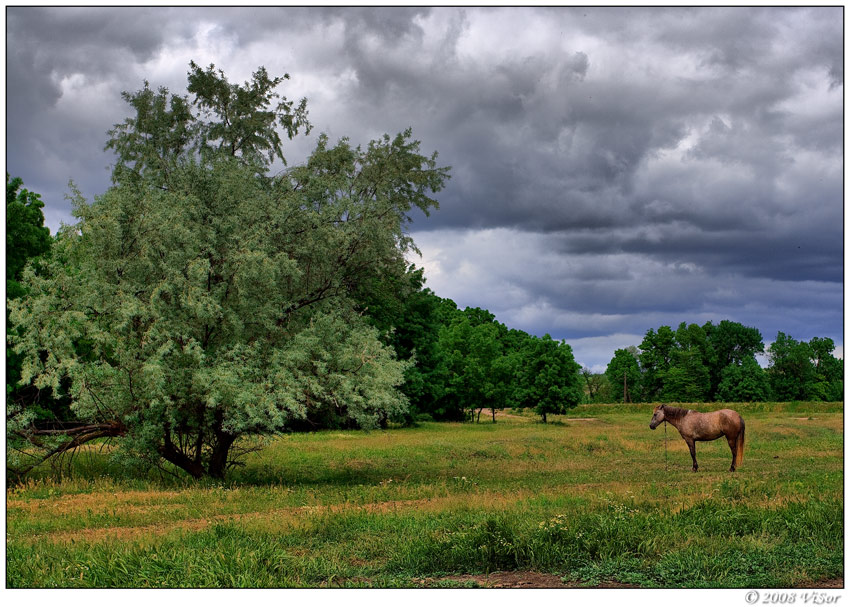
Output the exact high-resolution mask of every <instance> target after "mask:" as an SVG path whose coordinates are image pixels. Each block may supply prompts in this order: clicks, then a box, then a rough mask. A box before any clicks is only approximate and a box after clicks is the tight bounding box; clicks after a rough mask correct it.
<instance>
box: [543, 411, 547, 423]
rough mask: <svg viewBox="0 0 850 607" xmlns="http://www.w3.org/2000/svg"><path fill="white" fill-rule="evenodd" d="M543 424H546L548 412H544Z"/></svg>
mask: <svg viewBox="0 0 850 607" xmlns="http://www.w3.org/2000/svg"><path fill="white" fill-rule="evenodd" d="M543 423H544V424H545V423H546V412H545V411H544V412H543Z"/></svg>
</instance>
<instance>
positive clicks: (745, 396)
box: [717, 357, 770, 402]
mask: <svg viewBox="0 0 850 607" xmlns="http://www.w3.org/2000/svg"><path fill="white" fill-rule="evenodd" d="M717 400H719V401H721V402H760V401H766V400H770V384H769V383H768V381H767V374H766V373H765V372H764V369H762V368H761V365H759V364H758V362H757V361H756V359H755V358H752V357H746V358H744V359H743V360H742V361H741V362H740V363H730V364H729V365H727V366H726V367H725V368H724V369H723V373H722V374H721V381H720V386H719V387H718V389H717Z"/></svg>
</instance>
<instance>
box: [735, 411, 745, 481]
mask: <svg viewBox="0 0 850 607" xmlns="http://www.w3.org/2000/svg"><path fill="white" fill-rule="evenodd" d="M743 459H744V418H743V417H742V418H741V430H740V431H739V432H738V439H737V448H736V449H735V467H736V468H737V467H738V466H740V465H741V462H742V461H743Z"/></svg>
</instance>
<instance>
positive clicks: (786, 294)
mask: <svg viewBox="0 0 850 607" xmlns="http://www.w3.org/2000/svg"><path fill="white" fill-rule="evenodd" d="M7 15H8V20H7V28H8V31H7V42H8V44H7V46H8V53H7V86H8V94H7V98H8V107H7V109H8V117H9V119H8V124H7V141H8V148H9V158H8V168H9V170H10V172H11V173H12V174H15V175H20V176H22V177H23V178H24V180H25V183H26V184H27V186H28V187H30V188H31V189H34V190H35V191H39V192H41V193H42V194H43V195H44V198H45V201H46V202H47V205H48V209H47V212H48V216H49V217H61V216H63V213H64V214H67V209H68V206H67V204H64V203H63V202H62V194H63V193H64V191H65V189H66V182H67V180H68V179H69V178H74V179H75V180H76V181H77V182H78V183H79V184H80V185H81V186H82V187H83V190H84V192H86V193H99V192H100V191H102V190H103V189H105V187H107V185H108V174H109V173H108V169H106V165H107V164H108V163H109V162H110V161H111V157H110V155H109V154H104V153H103V152H102V146H103V142H104V140H105V131H106V130H107V129H108V128H109V127H110V126H111V125H112V123H113V122H116V121H119V120H120V119H122V118H123V116H124V115H125V114H126V108H125V107H123V102H122V101H121V100H120V96H119V94H120V91H121V90H135V89H137V88H138V87H139V86H140V85H141V80H142V79H143V78H144V77H146V75H147V74H145V73H144V69H145V68H144V67H143V63H144V62H146V61H151V60H152V59H155V58H157V57H160V56H161V57H168V56H169V53H173V52H174V51H173V49H174V48H177V47H181V48H187V47H188V48H192V43H193V42H194V41H195V40H196V37H197V36H198V33H199V31H200V26H201V24H206V25H214V26H215V29H214V30H213V33H212V34H210V35H211V36H213V37H214V38H216V39H218V38H221V39H222V40H226V41H227V44H228V45H229V46H228V48H230V49H231V50H230V51H229V52H230V53H231V55H229V56H228V58H227V61H230V62H231V63H237V64H238V65H239V69H246V65H247V64H246V65H243V63H245V62H247V61H249V60H250V61H254V58H261V59H259V62H261V63H264V64H266V66H267V67H269V69H270V70H272V71H275V70H277V69H279V68H278V66H280V67H282V69H283V70H285V71H288V72H289V73H290V74H291V75H292V81H291V83H292V86H291V87H290V86H287V88H286V91H285V94H286V95H287V96H288V97H290V98H298V97H300V96H301V95H302V93H301V92H300V91H299V88H298V87H299V86H301V83H307V85H305V86H309V87H312V88H311V89H310V95H308V97H310V99H309V107H310V115H311V120H312V121H313V122H314V124H316V125H317V131H321V130H324V131H327V132H328V133H329V135H330V136H331V137H332V139H333V138H338V137H340V136H344V135H345V136H349V137H350V138H351V140H352V141H353V142H354V143H355V144H356V143H366V141H367V140H368V139H369V138H372V137H376V136H378V135H380V134H382V133H391V134H392V133H395V132H398V131H401V130H403V129H404V128H406V127H408V126H411V127H413V132H414V136H415V137H416V138H417V139H420V140H421V141H422V150H423V151H424V152H425V153H430V152H431V151H432V150H437V151H438V152H439V162H440V163H441V164H443V165H451V166H452V179H451V181H450V182H449V184H448V187H447V188H446V190H445V191H443V192H441V193H440V194H439V196H438V198H439V200H440V204H441V209H440V210H439V211H438V212H436V213H433V214H432V215H431V217H430V218H428V219H426V218H424V217H423V216H421V215H414V223H413V225H412V227H411V229H413V230H415V231H416V232H415V233H416V234H417V237H421V238H422V239H423V242H429V239H437V238H438V237H441V235H445V234H455V235H460V234H464V233H466V232H467V231H469V230H471V229H474V230H483V232H481V233H482V234H486V233H487V230H492V229H505V230H508V231H510V232H511V233H524V234H527V235H528V237H529V238H531V239H532V240H533V239H534V238H538V239H544V240H545V242H546V247H545V248H544V249H534V250H535V251H537V252H538V253H540V254H541V255H543V254H545V255H546V256H547V257H546V259H547V260H548V261H547V263H548V265H547V263H542V262H541V260H540V259H538V258H536V257H534V256H531V255H529V254H528V253H527V251H528V250H529V249H528V248H527V247H529V246H530V245H529V244H528V242H527V241H525V240H523V239H521V238H520V239H518V240H517V241H516V245H515V246H516V247H518V251H517V252H515V253H514V254H513V257H515V258H517V259H519V260H521V263H519V262H518V263H519V265H518V266H516V267H514V270H513V271H511V272H507V273H506V272H502V271H500V269H499V267H498V266H497V265H494V264H492V263H491V264H484V265H482V266H481V267H482V270H481V271H482V272H485V274H484V277H483V278H482V279H481V281H480V282H479V281H475V280H471V279H470V278H468V277H465V276H460V275H458V274H457V272H458V271H459V270H458V268H461V267H463V262H464V261H465V260H468V259H470V258H474V257H475V253H474V251H475V248H476V247H477V246H481V245H480V244H476V243H475V242H471V241H470V242H468V241H467V240H465V239H462V240H463V243H465V245H464V247H454V246H453V247H449V248H451V250H452V251H453V252H454V253H453V254H454V256H455V259H453V260H445V261H444V267H445V269H446V272H448V274H447V275H451V276H455V278H456V280H457V281H458V282H459V283H460V284H461V285H470V284H474V285H475V292H476V293H478V294H479V295H482V297H484V298H483V299H480V300H478V301H477V303H475V304H473V305H481V306H483V307H488V308H490V309H491V310H493V311H495V312H497V314H499V315H501V314H504V315H505V319H520V318H522V319H524V320H523V322H529V323H537V324H534V325H533V329H534V330H535V331H537V330H540V331H543V332H546V331H545V330H544V329H545V328H546V322H547V321H546V318H547V315H548V317H549V318H550V320H551V319H553V318H562V319H564V320H563V323H562V325H563V327H562V328H557V327H556V328H557V330H558V331H561V334H560V335H561V336H562V337H566V336H573V337H576V336H586V337H591V335H590V333H591V332H592V331H602V332H607V333H604V334H608V333H624V334H630V335H631V334H642V333H643V332H644V331H645V330H646V328H648V327H649V326H657V323H659V322H662V321H666V324H669V323H678V322H680V321H681V320H688V321H691V320H692V319H694V320H696V318H695V317H699V318H702V317H706V318H708V317H710V315H712V314H715V313H716V314H720V313H723V314H728V316H727V317H729V318H732V319H734V320H740V319H743V318H750V319H754V320H758V318H760V317H763V318H765V319H768V320H767V321H765V322H766V323H767V324H769V325H770V326H764V327H761V325H759V326H760V328H763V330H764V331H765V332H766V337H767V333H770V332H771V331H773V330H774V328H777V327H778V328H780V329H781V328H782V327H783V326H784V327H786V329H783V330H787V331H788V332H791V333H792V334H793V335H795V337H798V338H800V339H802V338H805V337H806V326H807V323H808V326H809V327H810V329H811V330H815V329H817V330H818V331H819V332H820V333H823V334H831V335H833V336H838V335H840V332H841V331H842V329H843V324H842V318H841V304H842V302H841V298H840V294H839V288H840V286H841V284H842V280H843V231H842V226H843V189H842V188H843V93H842V88H843V72H844V70H843V56H844V55H843V12H842V9H841V8H840V7H833V8H829V7H826V8H823V7H822V8H790V7H789V8H770V7H763V8H744V7H713V8H663V7H659V8H622V7H602V8H590V7H585V8H581V7H580V8H566V7H565V8H557V7H550V8H538V9H519V8H483V9H482V8H472V7H469V8H451V7H440V8H418V7H405V8H402V7H398V8H348V7H316V8H310V7H297V8H276V7H251V8H245V9H234V8H220V7H186V8H176V7H175V8H128V9H123V8H100V7H94V8H79V9H74V8H21V7H11V8H9V9H8V11H7ZM535 19H536V20H535ZM533 20H534V22H535V23H538V24H539V25H538V27H539V28H540V31H539V32H532V31H530V29H529V27H528V25H527V24H528V23H532V21H533ZM505 24H506V25H505ZM500 26H502V27H504V28H505V30H506V31H509V32H515V35H516V39H517V40H522V44H516V45H514V44H513V42H514V39H513V38H512V37H510V36H508V37H506V36H505V35H504V31H495V30H498V28H499V27H500ZM523 36H526V37H525V38H523ZM488 45H489V46H488ZM231 47H232V48H231ZM483 49H488V50H486V52H485V50H483ZM503 49H510V51H511V52H502V51H503ZM195 59H196V60H199V61H202V62H204V61H207V59H205V58H202V57H197V58H195ZM209 60H213V61H214V62H215V63H216V64H217V65H220V66H221V67H223V68H224V69H225V70H226V71H228V73H230V72H229V68H228V66H227V65H226V64H225V63H226V61H225V59H224V58H222V59H218V58H215V57H211V58H210V59H209ZM181 61H182V59H181ZM223 62H224V63H223ZM240 62H241V63H240ZM254 67H256V66H255V65H251V66H250V68H254ZM167 68H168V66H166V69H167ZM185 69H186V66H183V65H180V66H176V65H175V66H174V68H173V70H172V72H173V76H170V77H173V78H174V79H175V80H174V82H164V83H160V82H155V81H152V84H153V85H159V84H165V85H167V86H171V87H172V89H173V90H176V89H174V86H179V85H181V81H180V78H182V77H183V76H184V74H185ZM71 76H74V77H78V78H83V79H85V81H86V83H87V84H88V85H90V86H91V89H92V91H95V92H96V95H94V96H92V97H86V96H85V95H80V96H77V97H69V96H67V95H68V93H66V97H64V98H62V97H60V96H61V95H62V92H63V89H62V86H60V85H61V84H62V83H63V82H64V83H65V85H66V90H67V83H68V80H67V79H68V78H69V77H71ZM183 83H185V81H183ZM109 91H112V92H111V93H109ZM314 140H315V134H314V135H313V136H311V137H310V138H303V139H301V140H299V141H297V142H292V143H290V144H289V145H288V147H287V158H288V159H289V160H290V161H295V162H297V161H298V159H299V158H303V157H304V156H305V155H306V154H307V153H308V151H309V148H310V147H311V145H312V142H313V141H314ZM65 216H66V215H65ZM458 237H460V236H458ZM535 242H537V241H535ZM444 244H445V243H444ZM446 246H447V245H446ZM523 251H525V252H523ZM549 256H551V259H550V257H549ZM493 257H494V259H500V260H502V263H503V264H508V262H509V261H510V260H509V259H506V258H503V257H500V256H493ZM559 259H560V260H561V262H560V265H559V263H558V260H559ZM508 265H509V264H508ZM538 268H545V270H546V271H545V272H542V271H538ZM435 280H436V279H435ZM488 281H489V282H488ZM436 284H438V285H440V288H442V289H447V293H446V295H448V296H450V292H451V288H453V287H452V285H447V284H444V283H441V282H440V281H439V280H436ZM795 285H798V286H795ZM799 285H805V286H799ZM461 290H462V289H461ZM802 290H805V291H807V292H815V293H816V295H815V296H813V298H812V300H811V301H810V302H808V303H807V302H806V301H805V298H803V297H802V296H801V297H799V298H797V299H795V296H794V294H795V293H799V292H800V291H802ZM438 293H439V294H441V295H443V293H440V291H439V290H438ZM837 294H838V295H837ZM773 302H782V303H781V305H779V306H774V305H773ZM535 306H536V307H535ZM522 310H525V312H523V313H522V314H524V316H523V315H522V314H520V311H522ZM570 315H573V316H570ZM576 315H577V316H576ZM783 318H785V319H786V324H785V325H783V324H782V322H781V321H782V319H783ZM535 319H536V320H535ZM570 319H572V320H570ZM576 319H580V320H576ZM720 319H721V318H717V320H720ZM741 321H742V322H743V320H741ZM517 322H518V321H517ZM551 322H553V323H554V322H555V321H551ZM571 323H572V324H571ZM594 323H596V324H594ZM653 323H656V324H653ZM555 324H557V323H555ZM752 324H758V323H755V322H753V323H752ZM554 326H555V325H552V326H550V328H551V329H552V330H551V331H549V332H552V334H553V335H555V332H556V329H555V328H552V327H554ZM558 326H559V327H560V326H561V325H558ZM529 327H532V325H529ZM577 327H581V328H580V329H579V328H577ZM830 327H831V328H830ZM520 328H522V327H520ZM798 330H799V331H798ZM830 331H831V333H830ZM798 332H799V336H798V335H797V333H798ZM601 334H603V333H600V335H601ZM774 335H775V333H774ZM770 337H772V335H771V336H770Z"/></svg>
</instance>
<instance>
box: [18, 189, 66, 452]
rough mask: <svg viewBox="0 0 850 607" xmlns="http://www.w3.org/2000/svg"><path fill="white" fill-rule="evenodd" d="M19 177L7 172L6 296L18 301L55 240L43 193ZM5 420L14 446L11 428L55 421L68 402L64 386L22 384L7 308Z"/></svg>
mask: <svg viewBox="0 0 850 607" xmlns="http://www.w3.org/2000/svg"><path fill="white" fill-rule="evenodd" d="M22 186H23V180H22V179H21V178H20V177H15V178H13V179H10V177H9V174H8V173H7V174H6V297H7V298H8V299H14V300H18V299H21V298H23V297H24V296H25V295H26V289H25V288H24V286H23V285H22V284H21V281H22V280H23V274H24V268H25V267H26V266H27V264H29V263H33V264H35V267H34V268H33V271H35V272H37V271H39V266H40V265H41V263H42V261H41V258H43V257H45V256H47V255H49V253H50V248H51V245H52V243H53V239H52V238H51V236H50V230H49V229H48V228H47V227H45V225H44V213H43V212H42V209H43V208H44V203H43V202H42V201H41V195H39V194H36V193H35V192H32V191H30V190H28V189H26V188H22ZM6 332H7V340H6V419H7V445H9V446H10V448H14V445H15V437H14V435H13V434H12V435H10V433H9V432H10V431H14V430H16V429H19V428H20V427H25V426H26V425H28V424H31V423H32V422H34V421H48V420H54V419H56V418H57V416H60V417H61V416H67V414H68V405H69V401H68V398H67V395H66V394H65V393H64V390H63V389H62V388H64V386H60V390H59V391H57V392H56V393H54V392H53V391H52V390H50V389H45V390H38V389H37V388H35V387H34V386H31V385H21V384H20V379H21V366H22V364H23V357H22V356H21V355H20V354H18V353H16V352H15V351H14V350H13V349H12V348H11V347H10V346H11V343H10V341H9V339H8V338H9V336H11V335H14V334H17V329H16V327H14V326H13V325H12V324H11V323H10V318H9V308H8V306H7V308H6Z"/></svg>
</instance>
